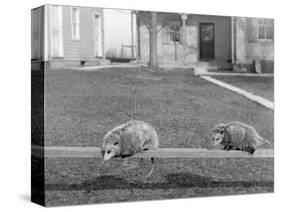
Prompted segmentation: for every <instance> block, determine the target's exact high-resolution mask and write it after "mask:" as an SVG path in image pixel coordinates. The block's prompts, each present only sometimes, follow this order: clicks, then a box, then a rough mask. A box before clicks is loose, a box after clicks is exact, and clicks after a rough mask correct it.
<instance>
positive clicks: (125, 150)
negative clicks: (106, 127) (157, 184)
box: [102, 120, 159, 177]
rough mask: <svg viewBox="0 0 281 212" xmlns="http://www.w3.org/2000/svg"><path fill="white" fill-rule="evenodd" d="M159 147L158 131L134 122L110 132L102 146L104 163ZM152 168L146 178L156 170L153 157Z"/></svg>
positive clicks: (144, 124)
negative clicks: (114, 158)
mask: <svg viewBox="0 0 281 212" xmlns="http://www.w3.org/2000/svg"><path fill="white" fill-rule="evenodd" d="M158 146H159V141H158V135H157V133H156V130H155V129H154V128H153V127H152V126H151V125H150V124H148V123H146V122H144V121H137V120H132V121H128V122H127V123H125V124H122V125H119V126H117V127H115V128H113V129H112V130H110V131H108V132H107V133H106V134H105V136H104V138H103V144H102V156H103V159H104V161H107V160H110V159H111V158H113V157H121V158H126V157H131V156H133V155H134V154H136V153H141V152H143V151H146V150H152V149H156V148H158ZM151 164H152V168H151V170H150V172H149V174H148V175H147V176H146V177H149V176H150V175H151V174H152V172H153V170H154V158H153V157H151Z"/></svg>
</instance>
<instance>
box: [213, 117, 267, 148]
mask: <svg viewBox="0 0 281 212" xmlns="http://www.w3.org/2000/svg"><path fill="white" fill-rule="evenodd" d="M212 134H213V141H214V146H218V145H223V147H224V149H225V150H240V151H246V152H249V153H250V154H254V152H255V150H256V148H257V147H259V146H261V145H263V144H267V145H268V146H270V147H272V145H271V143H270V142H269V141H267V140H265V139H263V138H262V137H261V136H260V135H259V134H258V132H257V131H256V129H255V128H254V127H252V126H249V125H247V124H245V123H241V122H238V121H237V122H230V123H228V124H219V125H217V126H216V127H215V128H214V129H213V130H212Z"/></svg>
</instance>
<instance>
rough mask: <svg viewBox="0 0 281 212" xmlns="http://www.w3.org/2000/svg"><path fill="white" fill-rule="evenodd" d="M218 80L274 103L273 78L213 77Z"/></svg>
mask: <svg viewBox="0 0 281 212" xmlns="http://www.w3.org/2000/svg"><path fill="white" fill-rule="evenodd" d="M213 78H216V79H218V80H221V81H223V82H226V83H229V84H231V85H234V86H236V87H238V88H241V89H244V90H246V91H248V92H250V93H252V94H255V95H258V96H261V97H263V98H265V99H268V100H270V101H274V78H273V77H258V76H257V77H255V76H253V77H250V76H213Z"/></svg>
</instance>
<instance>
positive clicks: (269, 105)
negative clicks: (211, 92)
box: [200, 76, 274, 110]
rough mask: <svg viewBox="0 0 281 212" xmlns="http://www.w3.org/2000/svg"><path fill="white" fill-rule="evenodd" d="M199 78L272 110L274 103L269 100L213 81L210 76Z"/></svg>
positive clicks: (218, 81)
mask: <svg viewBox="0 0 281 212" xmlns="http://www.w3.org/2000/svg"><path fill="white" fill-rule="evenodd" d="M200 77H201V78H202V79H204V80H207V81H208V82H211V83H213V84H215V85H218V86H220V87H223V88H226V89H228V90H231V91H233V92H235V93H238V94H240V95H242V96H244V97H246V98H248V99H250V100H252V101H254V102H257V103H258V104H260V105H262V106H264V107H267V108H269V109H271V110H273V109H274V103H273V102H271V101H269V100H267V99H265V98H262V97H260V96H257V95H254V94H252V93H249V92H247V91H245V90H242V89H240V88H238V87H235V86H233V85H230V84H227V83H225V82H222V81H220V80H217V79H214V78H212V77H210V76H200Z"/></svg>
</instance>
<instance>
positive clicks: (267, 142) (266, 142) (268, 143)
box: [263, 139, 273, 148]
mask: <svg viewBox="0 0 281 212" xmlns="http://www.w3.org/2000/svg"><path fill="white" fill-rule="evenodd" d="M263 142H264V143H265V144H267V145H268V146H269V147H270V148H273V146H272V144H271V143H270V142H269V141H268V140H266V139H263Z"/></svg>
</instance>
